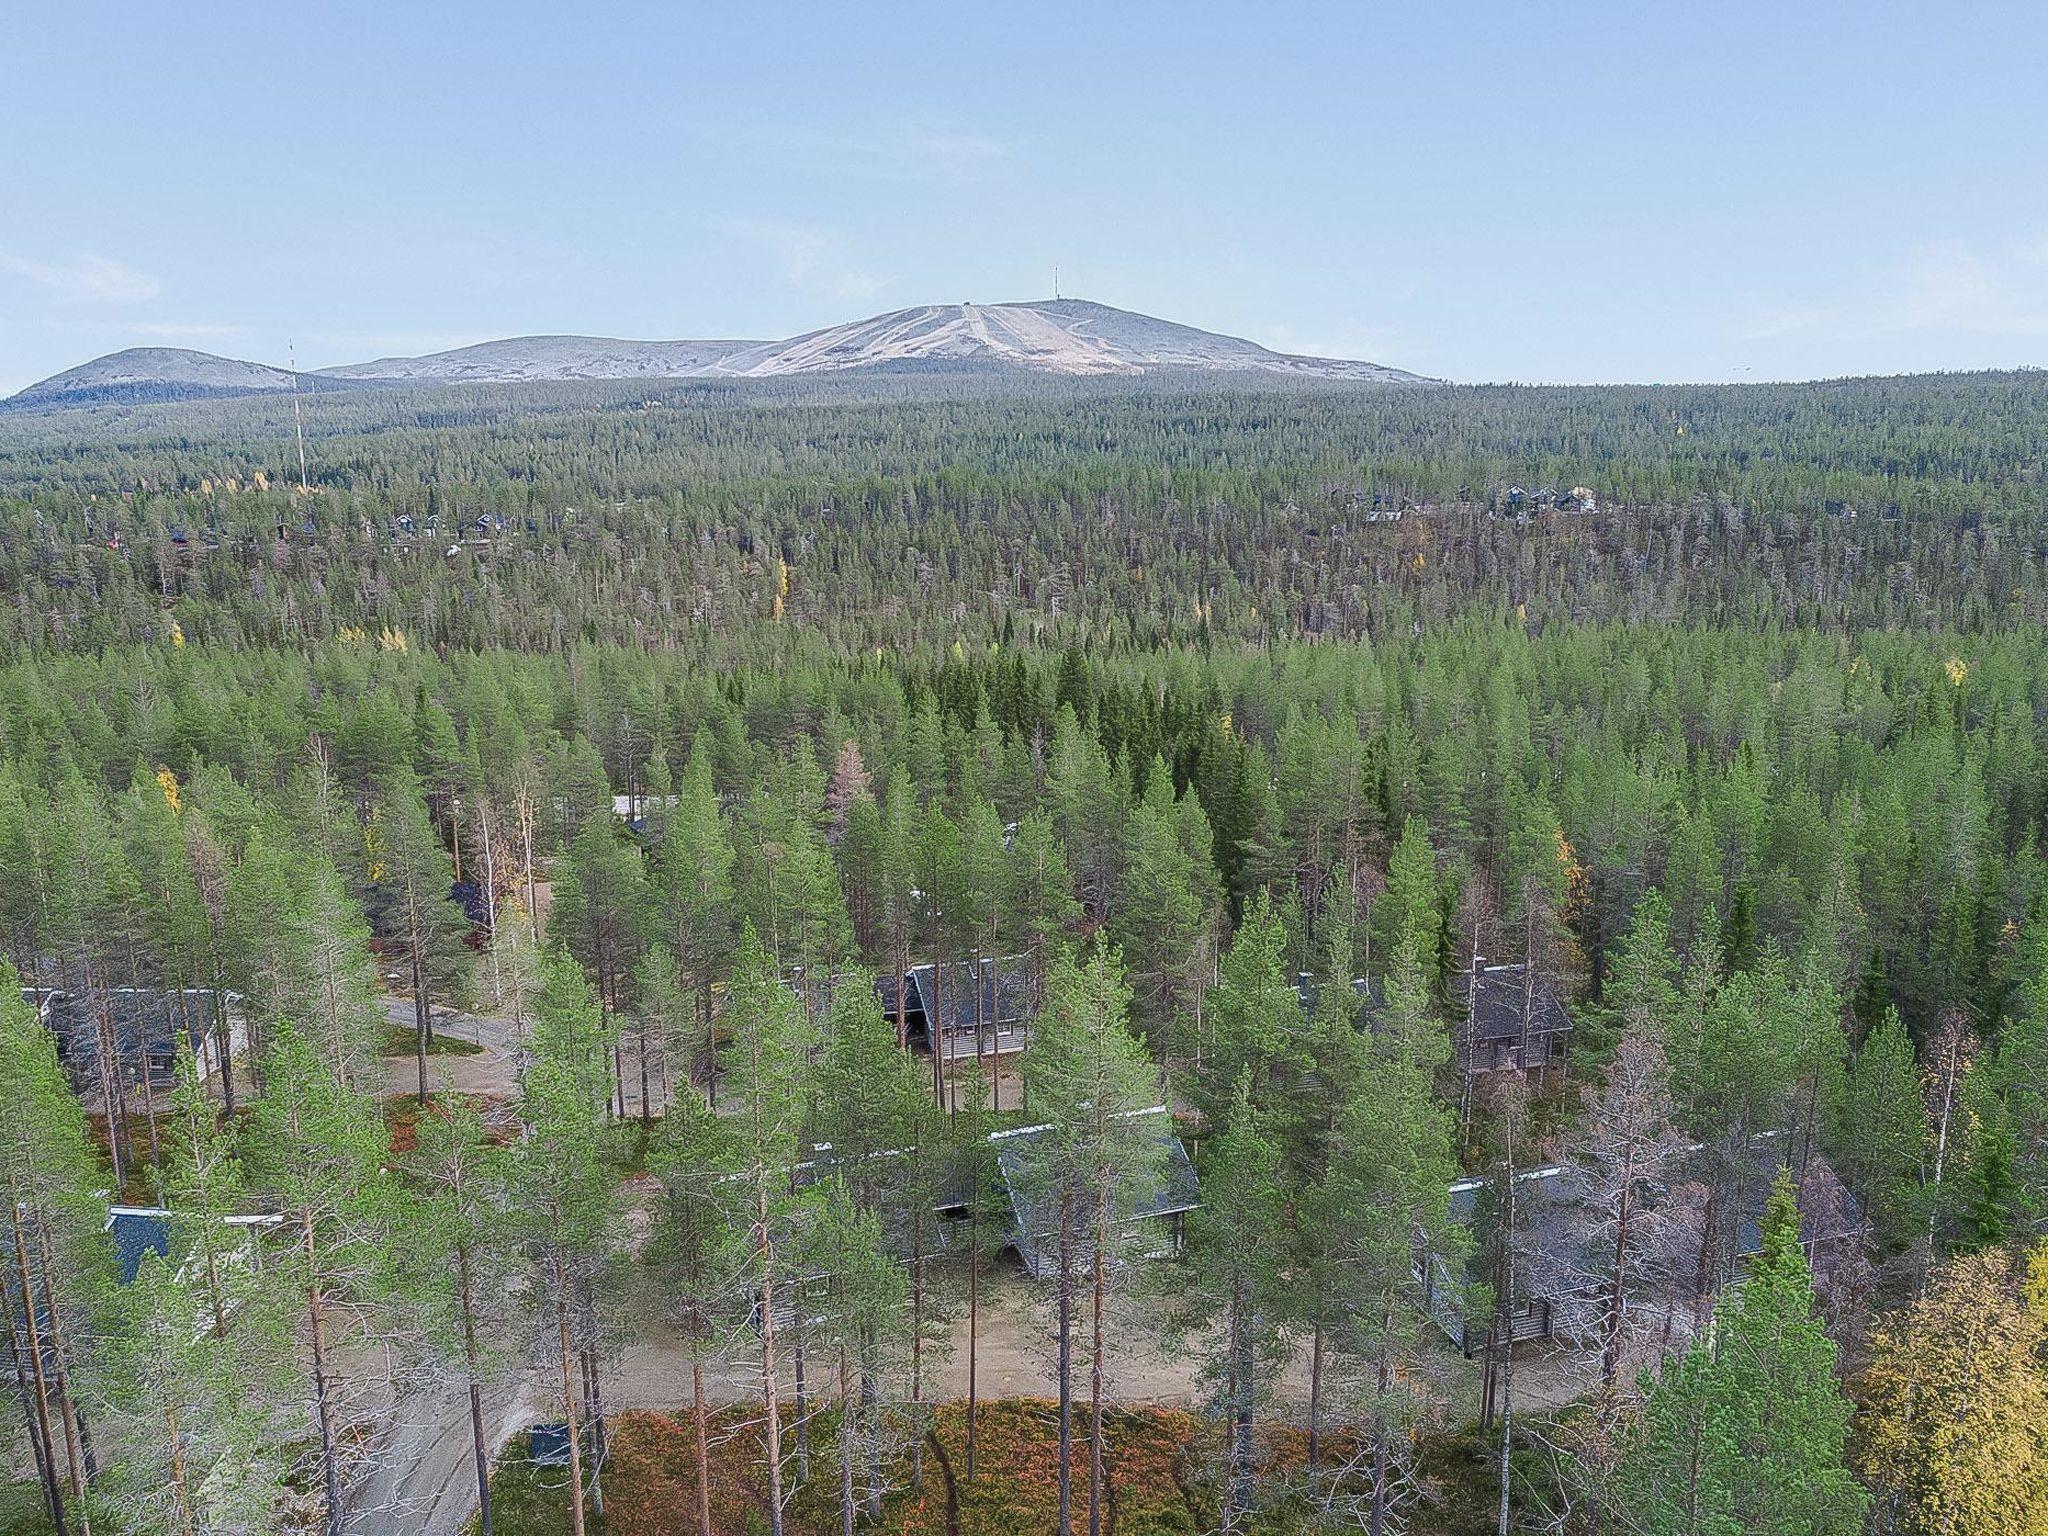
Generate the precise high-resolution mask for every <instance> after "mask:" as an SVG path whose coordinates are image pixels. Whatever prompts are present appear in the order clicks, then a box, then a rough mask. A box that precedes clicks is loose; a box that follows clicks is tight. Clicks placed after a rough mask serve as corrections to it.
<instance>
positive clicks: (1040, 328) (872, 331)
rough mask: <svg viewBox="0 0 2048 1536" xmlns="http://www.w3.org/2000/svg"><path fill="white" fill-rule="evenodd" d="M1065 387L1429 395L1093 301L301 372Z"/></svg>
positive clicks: (384, 381) (239, 387) (329, 379)
mask: <svg viewBox="0 0 2048 1536" xmlns="http://www.w3.org/2000/svg"><path fill="white" fill-rule="evenodd" d="M963 368H964V369H973V370H993V371H998V372H1017V373H1043V374H1054V375H1064V376H1066V377H1069V378H1090V377H1100V376H1104V375H1134V376H1142V375H1146V374H1173V373H1179V372H1187V371H1200V372H1204V373H1255V374H1284V375H1290V376H1292V377H1296V378H1303V379H1351V380H1362V381H1365V382H1368V383H1376V384H1426V383H1429V382H1431V381H1430V380H1428V379H1424V378H1422V377H1420V376H1419V375H1417V374H1412V373H1404V372H1402V371H1401V370H1400V369H1398V368H1389V367H1386V366H1385V365H1384V364H1381V363H1365V362H1353V361H1350V360H1348V359H1344V358H1332V357H1301V356H1297V355H1295V354H1292V353H1286V352H1274V351H1271V350H1269V349H1267V348H1265V347H1262V346H1260V345H1259V344H1258V343H1257V342H1253V341H1246V340H1244V339H1243V338H1242V337H1239V336H1222V335H1218V334H1217V333H1216V332H1214V331H1204V330H1198V329H1197V328H1195V327H1194V326H1191V325H1177V324H1175V323H1174V322H1173V321H1171V320H1160V319H1156V318H1155V317H1153V316H1151V315H1140V314H1134V313H1133V312H1131V311H1130V310H1127V309H1112V308H1110V306H1109V305H1107V304H1091V303H1089V302H1087V301H1086V300H1083V299H1042V300H1038V301H1036V302H1034V303H1027V304H925V305H920V306H918V307H917V308H914V309H898V310H892V311H890V312H889V313H888V314H885V315H873V316H871V317H869V318H868V319H866V320H856V321H853V322H852V323H851V324H847V325H834V326H827V327H826V328H825V329H824V330H821V331H811V332H809V333H807V334H805V335H802V336H792V337H790V338H788V339H787V340H784V341H687V340H685V341H619V340H614V339H612V338H610V337H605V336H514V337H509V338H507V339H506V340H503V341H485V342H479V343H478V344H476V345H475V346H470V347H457V348H456V349H454V350H453V351H449V352H432V353H428V354H427V355H425V356H423V357H383V358H378V359H377V360H376V361H374V362H368V363H345V364H342V365H339V366H337V367H331V368H322V369H320V370H318V371H317V372H311V373H303V374H301V375H299V386H300V388H302V389H347V388H357V387H363V386H370V385H412V386H415V387H421V388H431V387H434V386H438V385H444V384H520V383H539V382H544V381H549V380H567V379H693V378H725V379H774V378H789V377H795V376H799V375H807V374H808V375H835V374H850V373H855V372H858V371H861V370H864V369H876V370H887V371H891V372H898V373H902V372H919V371H930V372H946V371H957V370H960V369H963ZM291 387H292V376H291V374H289V373H288V372H286V371H285V370H284V369H282V368H272V367H268V366H266V365H265V364H262V363H244V362H237V361H236V360H234V359H233V358H226V357H213V356H211V355H209V354H207V353H204V352H187V351H183V350H181V349H179V348H175V347H134V348H131V349H129V350H128V351H126V352H115V353H113V354H111V355H109V356H107V357H102V358H99V359H97V360H96V361H93V362H90V363H86V364H84V365H83V366H81V367H78V368H73V369H71V370H70V371H69V372H68V373H60V374H58V375H56V376H55V377H54V378H49V379H45V380H43V382H42V383H40V384H32V385H30V386H29V387H28V388H27V389H25V390H23V391H22V392H21V393H20V394H18V395H15V396H13V397H12V398H11V399H8V400H5V401H0V406H9V407H17V408H36V407H43V408H48V407H53V406H62V405H72V404H87V403H92V402H96V401H115V400H118V401H144V400H178V399H185V398H190V397H201V396H217V395H248V394H266V393H270V392H272V391H276V390H283V389H290V388H291Z"/></svg>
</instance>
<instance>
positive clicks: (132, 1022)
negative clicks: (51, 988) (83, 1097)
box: [22, 987, 232, 1088]
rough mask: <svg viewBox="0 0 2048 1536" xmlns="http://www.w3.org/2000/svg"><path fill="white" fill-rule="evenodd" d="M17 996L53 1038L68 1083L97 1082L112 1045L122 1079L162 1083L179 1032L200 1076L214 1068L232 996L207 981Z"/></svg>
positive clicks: (170, 1074) (172, 1069) (172, 1064)
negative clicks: (221, 1020) (221, 1022)
mask: <svg viewBox="0 0 2048 1536" xmlns="http://www.w3.org/2000/svg"><path fill="white" fill-rule="evenodd" d="M22 996H23V997H24V998H25V999H26V1000H27V1001H28V1002H29V1003H30V1004H31V1005H32V1006H34V1007H36V1009H37V1011H38V1012H39V1013H40V1015H41V1017H42V1020H43V1024H44V1027H45V1028H47V1029H48V1030H49V1031H50V1034H51V1035H52V1037H54V1038H55V1040H56V1042H57V1054H58V1056H59V1057H60V1058H61V1059H62V1060H63V1063H64V1067H65V1070H66V1071H67V1072H69V1073H70V1074H71V1078H72V1081H73V1082H77V1083H85V1082H97V1081H98V1080H99V1077H100V1075H101V1073H102V1072H103V1070H104V1069H105V1067H106V1065H107V1063H106V1062H105V1061H104V1060H103V1055H102V1052H103V1048H111V1050H112V1051H113V1053H114V1056H115V1058H116V1060H117V1061H118V1063H119V1066H120V1069H121V1071H122V1072H123V1073H124V1075H125V1078H126V1080H127V1081H130V1082H137V1081H142V1082H147V1083H148V1084H149V1085H150V1086H151V1087H152V1088H161V1087H167V1086H169V1084H170V1083H171V1082H172V1081H173V1080H174V1078H175V1076H176V1069H177V1061H178V1044H179V1042H180V1040H181V1039H182V1040H183V1041H184V1042H185V1043H186V1044H187V1045H189V1046H190V1047H191V1049H192V1054H193V1057H194V1058H195V1059H196V1060H197V1062H198V1064H199V1069H200V1074H201V1076H205V1075H207V1074H209V1073H211V1072H214V1071H216V1070H218V1065H219V1062H218V1057H219V1034H218V1031H217V1030H216V1028H215V1023H216V1019H217V1018H218V1016H219V1014H220V1012H221V1010H223V1009H225V1008H226V1007H227V1005H228V1003H229V1001H230V999H229V998H228V997H227V996H226V995H225V994H220V993H216V992H215V991H214V990H213V989H212V988H210V987H183V988H160V987H108V988H106V989H104V990H98V991H92V992H43V993H41V994H40V996H38V994H37V993H35V992H34V991H32V990H30V989H24V990H23V992H22ZM231 1040H232V1028H231Z"/></svg>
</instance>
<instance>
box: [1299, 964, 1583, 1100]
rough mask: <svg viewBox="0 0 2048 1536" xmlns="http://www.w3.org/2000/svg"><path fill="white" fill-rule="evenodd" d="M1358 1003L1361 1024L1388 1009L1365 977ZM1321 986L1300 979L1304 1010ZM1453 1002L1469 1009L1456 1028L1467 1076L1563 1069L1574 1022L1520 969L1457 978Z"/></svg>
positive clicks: (1492, 968) (1482, 968)
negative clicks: (1484, 1073) (1486, 1073)
mask: <svg viewBox="0 0 2048 1536" xmlns="http://www.w3.org/2000/svg"><path fill="white" fill-rule="evenodd" d="M1352 986H1353V987H1354V988H1356V989H1357V992H1358V998H1359V1019H1360V1022H1362V1023H1367V1024H1369V1023H1370V1021H1371V1020H1372V1018H1373V1017H1374V1016H1375V1015H1376V1014H1378V1013H1379V1012H1380V1010H1381V1009H1383V1008H1384V1007H1386V994H1385V992H1384V991H1383V990H1382V988H1381V986H1380V983H1379V982H1378V981H1377V980H1375V979H1373V978H1370V977H1365V976H1361V977H1359V978H1358V979H1357V980H1356V981H1354V982H1353V983H1352ZM1319 987H1320V984H1319V983H1318V982H1317V980H1316V978H1315V977H1314V976H1313V975H1311V974H1310V973H1309V972H1307V971H1303V972H1302V973H1301V974H1300V975H1298V976H1297V977H1296V978H1295V992H1296V994H1297V995H1298V996H1299V997H1300V999H1301V1006H1302V1008H1303V1009H1304V1010H1306V1011H1308V1012H1311V1013H1313V1012H1314V1011H1315V1006H1316V996H1317V993H1318V990H1319ZM1451 987H1452V997H1453V1001H1454V1002H1460V1003H1462V1004H1463V1005H1464V1011H1465V1018H1464V1019H1463V1020H1461V1021H1459V1022H1457V1023H1455V1024H1454V1025H1453V1026H1452V1033H1453V1035H1454V1036H1455V1037H1456V1040H1457V1061H1458V1065H1459V1067H1460V1069H1461V1070H1463V1071H1465V1072H1467V1073H1479V1072H1499V1071H1516V1070H1519V1069H1521V1068H1523V1067H1525V1066H1526V1067H1530V1068H1534V1069H1537V1070H1541V1069H1544V1068H1549V1067H1561V1066H1563V1065H1564V1062H1565V1053H1566V1046H1567V1045H1568V1044H1569V1042H1570V1038H1571V1031H1572V1017H1571V1014H1570V1013H1569V1012H1567V1011H1566V1009H1565V1006H1564V1004H1563V1002H1562V1001H1560V1000H1559V998H1558V995H1557V992H1556V991H1555V989H1553V988H1552V987H1551V986H1550V984H1549V983H1548V982H1546V981H1544V980H1543V978H1542V977H1540V976H1537V977H1534V978H1531V977H1529V976H1528V974H1527V972H1526V971H1525V970H1524V968H1523V967H1522V966H1519V965H1488V964H1486V962H1485V960H1484V959H1483V958H1481V959H1480V960H1479V961H1478V962H1477V968H1476V969H1475V970H1470V971H1461V972H1459V973H1458V975H1457V976H1456V977H1455V978H1453V981H1452V984H1451Z"/></svg>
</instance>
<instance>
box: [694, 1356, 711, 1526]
mask: <svg viewBox="0 0 2048 1536" xmlns="http://www.w3.org/2000/svg"><path fill="white" fill-rule="evenodd" d="M697 1342H698V1347H699V1351H700V1352H698V1353H693V1354H692V1355H691V1356H690V1429H691V1433H692V1436H693V1438H694V1439H695V1441H696V1445H695V1451H696V1457H697V1536H711V1444H710V1437H709V1434H708V1430H709V1425H708V1423H707V1422H706V1421H707V1420H708V1419H709V1417H710V1415H709V1414H708V1413H707V1412H706V1410H705V1406H704V1360H703V1357H702V1354H701V1349H702V1343H703V1341H702V1340H701V1339H699V1340H698V1341H697Z"/></svg>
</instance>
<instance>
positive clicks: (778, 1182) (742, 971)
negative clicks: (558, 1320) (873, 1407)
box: [724, 924, 813, 1536]
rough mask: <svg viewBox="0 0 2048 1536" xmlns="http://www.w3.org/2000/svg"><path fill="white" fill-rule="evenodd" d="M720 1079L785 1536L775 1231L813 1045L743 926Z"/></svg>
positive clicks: (792, 1000)
mask: <svg viewBox="0 0 2048 1536" xmlns="http://www.w3.org/2000/svg"><path fill="white" fill-rule="evenodd" d="M726 1020H727V1027H728V1030H729V1034H728V1037H727V1040H726V1042H725V1049H724V1058H725V1074H726V1082H727V1086H728V1088H729V1090H730V1091H731V1093H732V1094H733V1096H734V1097H735V1098H736V1099H737V1100H738V1104H739V1107H738V1110H737V1112H736V1115H735V1118H734V1122H733V1136H734V1162H735V1168H736V1172H737V1173H738V1175H739V1177H740V1179H741V1181H742V1184H743V1187H744V1188H745V1189H746V1190H747V1191H748V1194H749V1207H750V1208H749V1211H748V1226H749V1233H748V1243H749V1246H750V1247H751V1249H752V1251H753V1265H752V1273H751V1274H750V1276H749V1279H750V1281H751V1282H752V1284H753V1287H754V1294H755V1295H756V1297H758V1299H759V1300H758V1307H757V1311H756V1317H757V1318H758V1321H759V1326H760V1335H761V1410H762V1415H763V1418H764V1420H765V1428H764V1431H763V1456H764V1459H765V1461H766V1464H767V1469H768V1502H769V1514H770V1525H771V1527H772V1530H773V1533H774V1536H782V1513H783V1510H782V1504H783V1477H782V1410H781V1405H780V1403H779V1401H778V1398H779V1388H778V1383H777V1377H776V1368H777V1367H776V1354H775V1345H776V1340H775V1332H776V1329H775V1323H776V1314H777V1311H778V1308H779V1307H780V1305H781V1300H780V1298H781V1293H782V1287H783V1286H784V1284H785V1283H786V1279H787V1277H786V1276H785V1275H784V1273H783V1264H784V1261H783V1255H782V1251H781V1249H782V1241H781V1238H780V1236H779V1229H780V1225H781V1220H782V1214H783V1210H782V1208H783V1204H784V1202H785V1201H786V1199H787V1198H788V1191H789V1188H790V1173H791V1169H792V1167H793V1166H794V1164H795V1162H796V1155H797V1137H798V1135H799V1133H800V1131H801V1129H802V1122H803V1116H804V1110H805V1106H806V1104H807V1103H808V1101H809V1097H810V1096H809V1094H808V1092H807V1091H806V1086H807V1085H806V1083H805V1069H806V1064H807V1063H808V1061H809V1059H810V1053H811V1049H812V1044H813V1038H812V1030H811V1023H810V1018H809V1016H808V1014H807V1013H806V1011H805V1009H804V1005H803V1002H802V1000H801V999H800V998H799V997H798V996H797V994H796V993H795V991H793V990H792V989H791V988H789V987H788V986H785V985H784V984H783V982H782V980H781V978H780V977H779V976H778V975H777V973H776V966H775V959H774V957H773V956H772V955H771V954H770V953H769V952H768V950H767V949H766V947H765V946H763V945H762V943H761V941H760V940H759V939H758V938H756V937H755V934H754V930H753V926H752V925H751V924H745V925H743V926H742V928H741V930H740V941H739V950H738V953H737V955H736V956H735V959H734V963H733V976H732V988H731V996H730V999H729V1002H728V1004H727V1008H726Z"/></svg>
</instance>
